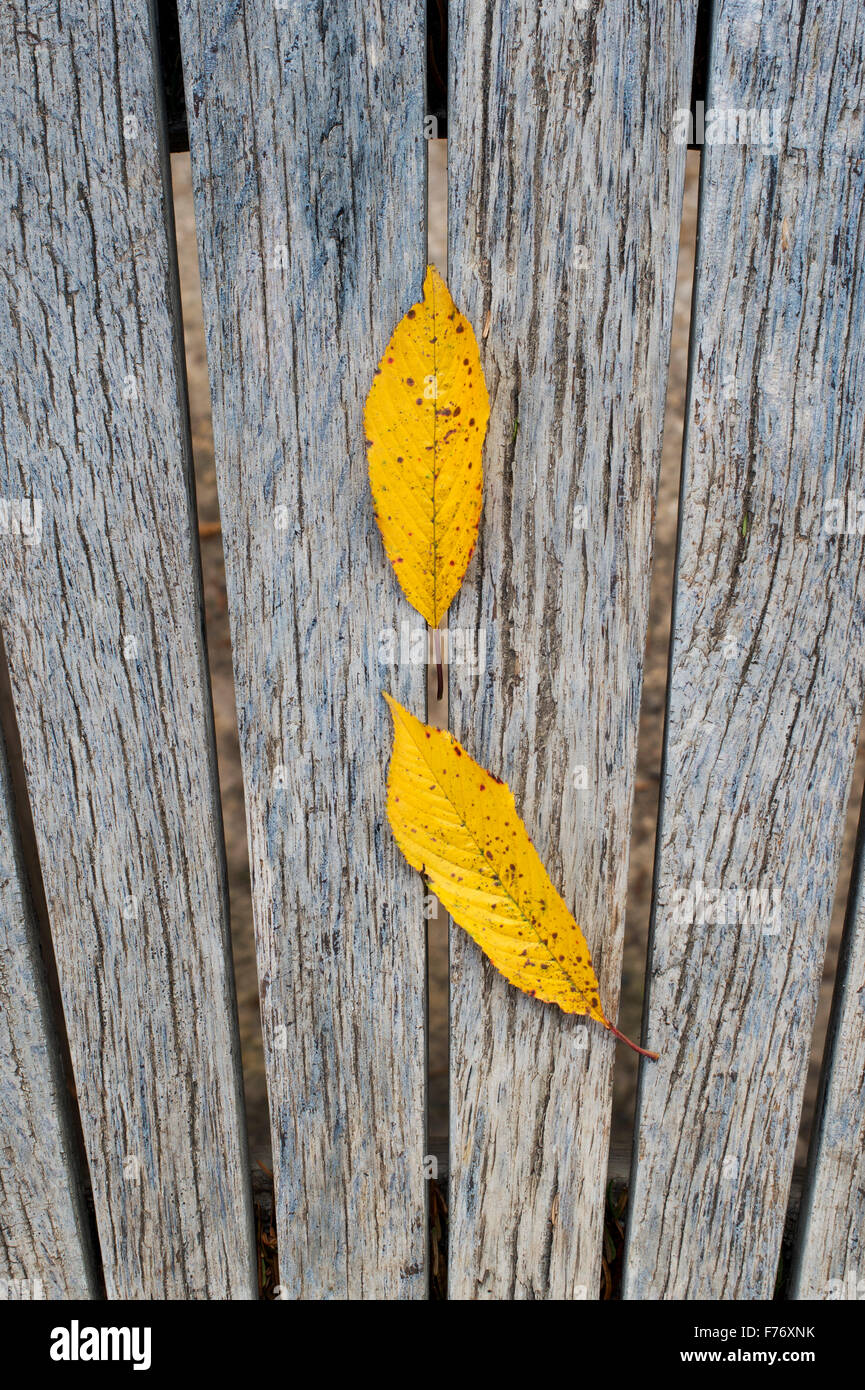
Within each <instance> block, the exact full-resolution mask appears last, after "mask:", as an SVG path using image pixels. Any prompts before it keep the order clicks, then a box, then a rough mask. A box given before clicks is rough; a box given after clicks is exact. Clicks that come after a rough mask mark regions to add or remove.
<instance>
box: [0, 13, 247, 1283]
mask: <svg viewBox="0 0 865 1390" xmlns="http://www.w3.org/2000/svg"><path fill="white" fill-rule="evenodd" d="M153 22H154V21H153V15H152V13H151V9H150V6H149V5H148V4H147V3H146V2H145V0H124V3H123V4H122V5H120V6H114V5H112V4H111V3H109V0H104V3H103V2H102V0H100V3H87V2H86V0H69V3H67V4H64V5H63V7H62V9H60V10H55V9H44V8H43V9H41V10H38V11H36V10H34V9H33V7H32V6H31V5H28V4H26V3H24V0H15V3H13V4H10V5H7V6H5V7H4V9H3V13H2V19H0V24H2V30H0V38H2V63H0V70H2V79H0V82H2V95H0V102H2V116H3V123H4V131H5V134H4V140H3V145H2V150H0V185H2V188H3V198H4V204H5V206H6V208H7V213H6V215H5V216H4V217H3V219H2V224H0V225H2V232H0V237H2V242H0V263H2V265H3V267H4V270H5V275H4V278H3V281H2V289H0V409H2V420H0V497H2V498H3V499H4V500H5V501H6V502H7V504H9V508H10V509H11V510H9V511H7V524H6V526H5V527H3V528H0V530H2V534H0V551H2V558H0V621H2V625H3V631H4V634H5V639H6V645H7V650H8V656H9V666H10V673H11V679H12V686H13V691H14V696H15V704H16V709H17V715H18V723H19V728H20V731H21V741H22V749H23V754H24V761H25V767H26V772H27V779H28V787H29V791H30V797H31V803H32V807H33V816H34V825H35V829H36V834H37V840H38V846H39V852H40V857H41V862H42V868H43V877H44V883H45V892H46V898H47V904H48V910H49V915H50V921H51V925H52V932H53V938H54V945H55V952H56V956H57V962H58V971H59V976H60V985H61V990H62V995H63V1003H64V1011H65V1015H66V1024H67V1030H68V1034H69V1041H70V1048H71V1053H72V1060H73V1066H74V1070H75V1077H76V1084H77V1091H78V1101H79V1106H80V1111H81V1120H82V1126H83V1131H84V1137H85V1142H86V1145H87V1151H88V1158H89V1164H90V1172H91V1176H92V1182H93V1191H94V1199H95V1205H96V1217H97V1222H98V1227H99V1235H100V1243H101V1248H102V1256H103V1261H104V1267H105V1280H106V1288H107V1292H108V1295H109V1297H123V1298H142V1297H179V1298H196V1297H210V1298H219V1297H253V1296H255V1292H256V1282H255V1262H254V1252H253V1243H252V1221H251V1198H250V1192H249V1175H248V1168H247V1158H246V1152H245V1141H244V1125H243V1119H242V1100H241V1087H240V1076H239V1063H238V1046H237V1028H236V1018H235V1010H234V997H233V985H232V975H231V967H230V955H229V943H228V931H227V912H226V892H225V874H224V851H223V845H222V839H221V827H220V817H219V809H218V800H217V793H216V781H215V763H214V756H213V739H212V711H211V708H210V699H209V691H208V681H207V675H206V667H205V661H204V643H203V636H202V604H201V594H200V577H199V573H198V552H197V537H196V534H195V514H194V506H193V500H192V496H191V488H190V450H189V440H188V425H187V411H186V401H185V386H184V377H183V367H182V361H181V341H180V332H179V317H178V314H177V293H176V284H175V274H176V268H175V265H174V254H173V244H172V234H171V230H170V222H171V215H170V204H169V195H168V181H167V165H166V158H167V156H166V151H165V147H164V140H163V132H162V130H161V124H160V123H161V112H160V110H159V108H158V106H157V104H156V99H155V93H156V85H155V80H156V79H155V72H154V28H153ZM21 498H27V499H34V506H35V507H37V508H38V509H39V513H38V518H34V517H33V516H32V515H31V513H30V511H29V508H25V520H26V521H27V522H28V523H32V522H34V520H38V524H37V525H35V526H34V525H31V526H30V528H29V533H28V534H26V535H22V534H21V533H20V525H18V526H17V530H16V525H17V523H19V522H20V520H21V515H20V511H19V504H18V499H21ZM10 516H11V521H10V520H9V518H10Z"/></svg>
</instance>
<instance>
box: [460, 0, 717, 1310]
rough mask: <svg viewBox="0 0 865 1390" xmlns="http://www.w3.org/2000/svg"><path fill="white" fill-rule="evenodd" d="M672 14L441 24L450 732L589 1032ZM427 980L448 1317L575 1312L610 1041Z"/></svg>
mask: <svg viewBox="0 0 865 1390" xmlns="http://www.w3.org/2000/svg"><path fill="white" fill-rule="evenodd" d="M695 10H696V6H695V5H694V4H691V3H685V4H679V3H670V4H667V3H657V4H653V5H651V6H648V7H647V6H646V5H644V4H638V3H636V0H633V2H631V0H629V3H623V4H616V5H611V4H601V3H597V4H596V3H592V4H589V5H574V4H573V3H571V2H570V0H569V2H568V3H565V2H564V0H560V2H557V3H553V4H548V5H544V6H542V7H540V8H539V7H538V6H537V5H534V4H528V3H525V0H510V2H509V3H505V4H500V5H495V6H493V5H488V6H485V5H476V4H472V3H469V2H468V0H457V3H456V4H452V5H451V12H450V45H451V47H450V72H451V80H450V90H451V105H450V109H449V126H448V129H449V141H448V152H449V188H450V210H449V227H450V235H449V242H450V280H451V287H452V290H453V293H454V295H455V297H456V299H457V301H458V303H459V304H460V306H461V307H462V308H464V309H465V310H466V311H467V312H468V313H469V314H470V315H471V318H472V320H473V322H474V324H475V325H476V327H477V329H478V331H479V332H482V333H484V334H485V335H486V336H485V337H484V341H483V344H482V347H483V357H484V368H485V371H486V375H487V381H488V385H489V389H490V396H491V402H492V418H491V421H490V430H489V436H488V443H487V449H486V455H485V470H486V477H485V503H484V513H483V518H482V522H481V535H480V543H479V545H478V553H477V556H476V559H475V561H474V562H473V564H472V566H471V567H470V569H469V572H468V575H467V578H466V583H465V586H464V589H463V591H462V594H461V596H460V598H459V599H458V600H457V603H456V605H455V606H454V608H453V609H452V613H451V615H450V616H451V622H452V625H453V626H455V627H457V628H460V629H467V630H469V631H471V632H472V633H475V632H477V631H480V634H481V645H482V646H483V647H484V651H485V670H484V671H483V673H481V674H478V673H476V672H473V671H472V670H471V668H470V666H468V665H466V664H463V665H460V664H459V663H456V662H455V663H454V664H452V666H451V709H452V712H453V717H452V727H453V729H454V732H455V733H456V734H457V736H458V737H459V738H460V739H461V740H462V741H463V742H465V743H466V745H467V746H468V747H469V749H470V750H471V752H472V753H473V754H474V755H475V756H476V757H477V758H479V760H480V761H481V762H483V763H484V764H485V765H486V766H489V767H490V769H491V770H493V771H494V772H496V773H497V774H498V775H499V776H502V777H505V778H506V779H507V780H508V782H509V783H510V785H511V786H512V788H513V789H514V791H515V795H516V799H517V805H518V807H520V809H521V812H522V814H523V815H524V817H525V820H526V823H527V825H528V828H529V831H530V833H531V834H532V837H533V839H534V841H535V844H536V845H537V846H538V849H539V852H540V853H541V855H542V857H543V858H544V860H545V862H546V863H547V864H548V866H549V868H550V872H551V874H552V877H553V879H554V881H555V882H556V884H557V886H559V887H560V888H561V890H562V891H563V893H564V896H565V899H566V901H567V902H568V904H569V906H571V907H572V908H573V909H574V910H575V912H576V916H577V919H578V920H579V922H580V923H581V925H582V927H583V929H584V931H585V933H586V936H587V938H588V941H589V945H590V948H591V950H592V953H593V956H594V959H595V963H596V965H597V966H598V971H599V975H600V981H601V989H602V996H603V1003H604V1007H605V1008H606V1009H607V1011H608V1013H609V1014H610V1016H611V1017H613V1018H615V1016H616V1006H617V1000H618V990H619V974H620V965H621V954H622V932H623V928H624V915H625V891H626V885H627V871H628V827H629V821H630V810H631V800H632V790H633V769H634V759H635V744H636V733H637V720H638V713H639V703H640V680H641V670H642V654H643V647H644V642H645V632H646V619H647V611H648V598H649V570H650V561H651V551H652V522H653V505H654V495H655V489H656V484H657V475H658V467H659V461H660V451H661V431H662V423H663V407H664V393H665V379H666V363H667V361H668V355H669V338H670V327H671V320H672V308H673V297H674V289H675V273H676V255H677V247H678V229H679V218H680V214H681V204H682V190H683V184H684V169H685V143H684V141H683V142H682V143H681V144H678V145H677V144H676V143H674V140H673V134H674V127H673V121H672V113H673V110H674V109H675V108H676V107H680V106H686V105H687V103H688V97H689V90H690V75H691V64H692V53H693V36H694V26H695ZM463 645H465V644H463ZM452 646H453V643H452ZM452 959H453V968H452V1036H451V1067H452V1074H451V1178H450V1194H451V1196H450V1212H451V1230H450V1250H451V1270H450V1280H449V1290H450V1293H451V1296H453V1297H457V1298H471V1297H491V1298H533V1297H534V1298H570V1297H574V1296H576V1297H579V1296H583V1297H588V1298H594V1297H595V1296H596V1292H597V1290H598V1287H599V1273H600V1242H601V1222H602V1214H603V1189H604V1177H605V1172H606V1163H607V1142H608V1134H609V1119H610V1094H611V1078H612V1064H613V1052H614V1045H613V1041H612V1038H611V1037H610V1035H608V1034H605V1033H603V1032H602V1031H601V1030H600V1029H599V1028H597V1027H595V1026H591V1027H590V1028H587V1027H586V1026H585V1024H584V1022H583V1021H578V1020H576V1019H574V1018H568V1017H566V1016H564V1015H563V1014H561V1013H560V1012H559V1011H558V1010H557V1009H555V1008H552V1007H545V1006H540V1005H538V1004H537V1003H535V1002H534V1001H533V1000H531V999H529V998H527V997H525V996H522V995H519V994H518V993H516V992H515V991H514V990H512V989H511V988H510V987H509V986H508V985H506V984H505V982H504V981H503V980H502V979H501V978H500V977H498V976H497V975H496V974H495V973H494V972H493V970H492V968H491V967H490V966H488V964H487V963H486V962H485V961H484V959H483V958H482V956H481V954H480V952H479V951H478V950H477V948H476V947H475V946H474V944H473V943H472V942H471V941H470V940H469V939H468V938H466V937H465V936H464V935H463V934H462V933H461V932H459V931H455V932H454V935H453V939H452Z"/></svg>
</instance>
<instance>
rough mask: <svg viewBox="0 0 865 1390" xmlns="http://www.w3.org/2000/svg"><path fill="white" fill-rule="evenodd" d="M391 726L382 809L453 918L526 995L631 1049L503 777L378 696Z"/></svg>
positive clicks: (447, 737) (407, 853) (446, 735)
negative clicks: (586, 1019)
mask: <svg viewBox="0 0 865 1390" xmlns="http://www.w3.org/2000/svg"><path fill="white" fill-rule="evenodd" d="M385 699H386V700H387V702H388V705H389V706H390V710H391V714H392V715H393V723H394V746H393V757H392V759H391V764H390V772H389V774H388V784H387V785H388V801H387V811H388V820H389V821H390V824H391V828H392V830H393V833H394V836H395V838H396V842H397V844H398V845H399V847H400V849H401V850H402V852H403V854H404V855H405V857H406V859H407V860H408V862H409V863H410V864H411V865H412V867H413V868H415V869H420V870H421V872H422V873H423V874H424V876H425V878H426V879H427V881H428V883H429V885H430V887H431V888H432V889H433V891H434V892H435V894H436V896H437V897H438V899H439V901H440V902H441V903H442V904H443V905H444V907H445V908H446V909H447V911H448V912H449V913H450V915H451V917H452V918H453V920H454V921H455V922H456V923H457V924H458V925H459V926H461V927H462V928H463V929H464V930H465V931H467V932H468V933H469V935H470V936H471V937H473V938H474V940H475V941H476V942H477V944H478V945H479V946H480V948H481V950H482V951H484V952H485V954H486V955H487V956H489V958H490V960H491V961H492V963H493V965H494V966H495V967H496V969H497V970H500V971H501V973H502V974H503V975H504V977H505V979H506V980H508V981H509V982H510V983H511V984H512V985H516V986H517V988H518V989H521V990H523V991H524V992H525V993H526V994H530V995H532V996H533V997H534V998H536V999H542V1000H544V1001H545V1002H546V1003H550V1004H558V1006H559V1008H561V1009H563V1010H564V1011H565V1013H569V1014H588V1015H589V1016H590V1017H591V1018H594V1019H596V1020H597V1021H598V1023H601V1024H603V1026H604V1027H605V1028H608V1029H609V1030H610V1032H612V1033H614V1034H615V1035H616V1037H618V1038H621V1039H622V1041H623V1042H626V1043H627V1044H628V1046H629V1047H633V1048H634V1050H635V1051H637V1052H641V1053H643V1055H644V1056H648V1057H652V1058H655V1057H656V1056H657V1054H656V1053H654V1052H646V1051H645V1050H644V1049H643V1048H640V1047H637V1046H636V1044H635V1043H632V1042H631V1041H630V1039H629V1038H626V1037H625V1036H624V1034H622V1033H620V1032H619V1030H618V1029H617V1028H616V1027H615V1026H614V1025H613V1024H612V1023H611V1022H610V1021H609V1019H608V1018H606V1016H605V1015H604V1011H603V1009H602V1008H601V998H600V991H599V988H598V980H597V976H596V975H595V971H594V968H593V966H592V961H591V957H590V955H589V948H588V946H587V945H586V939H585V937H584V936H583V933H582V932H581V931H580V928H579V927H578V926H577V923H576V922H575V921H574V918H573V916H572V915H571V913H570V912H569V911H568V909H567V907H566V905H565V903H564V901H563V899H562V898H561V896H560V894H559V893H557V891H556V889H555V888H554V887H553V884H552V883H551V881H550V878H549V875H548V874H547V871H546V869H545V868H544V866H543V863H542V862H541V859H540V856H539V854H538V852H537V850H536V849H535V847H534V845H533V844H532V842H531V839H530V838H529V833H528V831H527V830H526V827H525V826H524V824H523V822H522V820H521V819H520V817H519V815H518V814H517V810H516V806H515V804H514V798H513V794H512V793H511V791H510V789H509V788H508V787H507V785H506V784H505V783H504V782H501V781H499V779H498V778H497V777H494V776H493V775H492V773H490V772H487V771H485V769H484V768H482V767H481V766H480V764H479V763H476V762H475V760H474V759H473V758H472V757H470V756H469V754H468V753H467V752H466V750H465V749H464V748H463V747H462V746H461V745H460V744H459V743H458V742H457V740H456V739H455V738H454V736H453V735H452V734H450V733H448V732H447V731H446V730H443V729H436V728H433V727H432V726H430V725H427V724H422V723H421V722H420V720H419V719H415V717H414V715H412V714H409V712H408V710H406V709H403V707H402V705H400V704H398V703H397V701H396V700H394V699H392V698H391V696H390V695H385Z"/></svg>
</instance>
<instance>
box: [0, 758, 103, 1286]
mask: <svg viewBox="0 0 865 1390" xmlns="http://www.w3.org/2000/svg"><path fill="white" fill-rule="evenodd" d="M59 1057H60V1054H59V1048H58V1041H57V1037H56V1034H55V1031H54V1026H53V1023H52V1019H51V1010H50V1005H49V999H48V989H47V984H46V980H45V972H44V967H43V964H42V956H41V952H40V948H39V936H38V930H37V927H36V923H35V921H34V918H33V912H32V908H31V904H30V894H29V889H28V886H27V880H26V875H25V872H24V866H23V861H22V856H21V848H20V844H19V840H18V828H17V825H16V822H15V809H14V800H13V794H12V784H11V781H10V777H9V768H8V766H7V762H6V749H5V747H4V744H3V739H2V736H0V1157H2V1162H0V1299H9V1298H13V1299H14V1298H37V1297H38V1298H94V1297H96V1296H97V1285H96V1279H95V1273H94V1266H93V1253H92V1250H91V1248H90V1236H89V1231H88V1230H87V1220H86V1213H85V1210H84V1200H83V1193H82V1179H83V1175H82V1174H81V1173H80V1171H79V1168H78V1164H77V1161H76V1154H75V1149H74V1144H73V1142H72V1137H71V1124H70V1115H69V1104H70V1102H69V1097H68V1096H67V1095H66V1088H65V1086H64V1081H63V1074H62V1067H61V1064H60V1060H59Z"/></svg>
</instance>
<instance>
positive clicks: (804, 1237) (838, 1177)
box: [789, 819, 865, 1299]
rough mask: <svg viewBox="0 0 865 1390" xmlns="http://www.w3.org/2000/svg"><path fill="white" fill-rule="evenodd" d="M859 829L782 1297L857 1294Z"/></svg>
mask: <svg viewBox="0 0 865 1390" xmlns="http://www.w3.org/2000/svg"><path fill="white" fill-rule="evenodd" d="M863 854H865V823H863V822H862V821H861V819H860V826H859V840H858V844H857V847H856V862H855V865H854V870H853V882H852V884H851V888H850V901H849V903H848V909H847V921H846V923H845V927H844V938H843V941H842V946H841V954H840V958H839V961H838V972H837V976H836V982H835V993H834V997H833V1000H832V1015H831V1018H830V1022H829V1032H828V1036H827V1039H826V1050H825V1054H824V1062H823V1076H822V1078H821V1087H820V1098H819V1100H818V1104H817V1112H816V1116H815V1119H814V1130H813V1134H812V1139H811V1152H810V1155H809V1163H808V1174H807V1178H806V1183H805V1191H804V1194H803V1198H802V1207H801V1213H800V1221H799V1229H798V1231H797V1239H796V1250H795V1253H794V1258H793V1271H792V1275H791V1279H790V1289H789V1297H790V1298H796V1299H813V1298H820V1299H824V1298H833V1299H837V1298H839V1297H841V1298H844V1299H850V1298H855V1299H861V1298H862V1295H863V1290H865V1284H863V1281H865V882H863Z"/></svg>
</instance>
